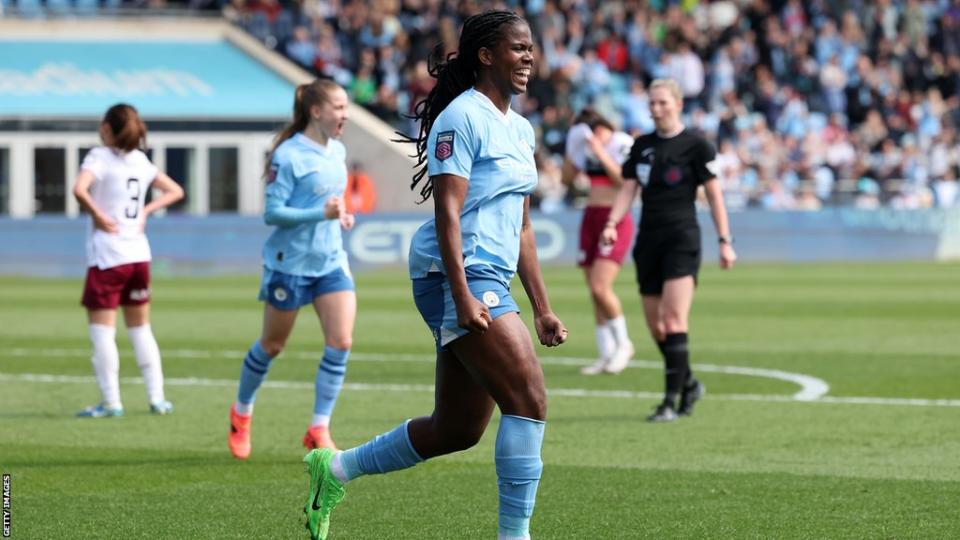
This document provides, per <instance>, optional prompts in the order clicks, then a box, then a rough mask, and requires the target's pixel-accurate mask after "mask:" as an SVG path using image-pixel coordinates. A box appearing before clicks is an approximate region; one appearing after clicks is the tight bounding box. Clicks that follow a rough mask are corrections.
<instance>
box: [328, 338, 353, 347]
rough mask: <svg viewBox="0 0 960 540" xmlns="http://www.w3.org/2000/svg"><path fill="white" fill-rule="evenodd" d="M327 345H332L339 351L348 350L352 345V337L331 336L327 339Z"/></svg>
mask: <svg viewBox="0 0 960 540" xmlns="http://www.w3.org/2000/svg"><path fill="white" fill-rule="evenodd" d="M326 341H327V347H333V348H334V349H339V350H341V351H349V350H350V347H352V346H353V339H352V338H351V337H350V336H331V337H330V338H328V339H327V340H326Z"/></svg>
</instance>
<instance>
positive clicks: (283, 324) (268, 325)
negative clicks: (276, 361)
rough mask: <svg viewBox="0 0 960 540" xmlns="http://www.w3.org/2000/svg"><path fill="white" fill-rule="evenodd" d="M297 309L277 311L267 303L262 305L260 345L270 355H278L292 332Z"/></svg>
mask: <svg viewBox="0 0 960 540" xmlns="http://www.w3.org/2000/svg"><path fill="white" fill-rule="evenodd" d="M299 312H300V310H299V309H277V308H275V307H273V306H272V305H270V303H269V302H265V303H264V304H263V329H262V330H261V332H260V345H261V346H262V347H263V348H264V349H266V350H267V353H270V354H271V355H273V354H275V353H279V352H280V351H279V350H276V348H278V347H279V348H280V349H282V348H283V346H284V345H286V343H287V338H289V337H290V332H291V331H293V324H294V323H295V322H296V321H297V313H299Z"/></svg>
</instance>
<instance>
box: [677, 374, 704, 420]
mask: <svg viewBox="0 0 960 540" xmlns="http://www.w3.org/2000/svg"><path fill="white" fill-rule="evenodd" d="M706 393H707V387H706V386H704V384H703V383H702V382H700V381H698V380H696V379H693V380H692V381H690V382H689V383H687V384H686V385H684V387H683V392H682V393H681V394H680V407H679V408H678V409H677V414H678V415H679V416H690V415H692V414H693V405H694V404H695V403H696V402H697V401H699V400H700V398H702V397H703V395H704V394H706Z"/></svg>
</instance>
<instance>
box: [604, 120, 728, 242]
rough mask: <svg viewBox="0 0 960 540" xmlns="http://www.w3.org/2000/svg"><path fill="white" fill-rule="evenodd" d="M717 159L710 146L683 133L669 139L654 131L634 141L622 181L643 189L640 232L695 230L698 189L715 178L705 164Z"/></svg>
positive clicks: (698, 136) (704, 141) (689, 133)
mask: <svg viewBox="0 0 960 540" xmlns="http://www.w3.org/2000/svg"><path fill="white" fill-rule="evenodd" d="M716 155H717V152H716V150H714V148H713V145H711V144H710V143H709V142H708V141H707V140H706V139H704V138H703V137H702V136H700V135H697V134H695V133H692V132H690V131H689V130H686V129H685V130H683V131H681V132H680V133H679V134H678V135H675V136H673V137H671V138H669V139H665V138H663V137H661V136H659V135H657V132H656V131H654V132H653V133H649V134H647V135H641V136H640V137H637V140H636V141H635V142H634V143H633V148H631V149H630V157H629V158H627V161H625V162H624V164H623V179H624V180H633V181H639V182H640V186H641V187H642V188H643V190H642V192H641V194H640V197H641V199H640V200H641V202H643V208H642V210H641V212H640V228H641V229H647V230H650V229H661V228H666V227H678V228H679V227H696V226H697V215H696V208H695V206H694V201H695V200H696V198H697V187H698V186H700V184H703V183H704V182H706V181H707V180H710V179H711V178H713V177H714V176H715V175H714V174H713V173H712V172H710V170H709V169H707V163H710V162H711V161H713V160H714V158H716Z"/></svg>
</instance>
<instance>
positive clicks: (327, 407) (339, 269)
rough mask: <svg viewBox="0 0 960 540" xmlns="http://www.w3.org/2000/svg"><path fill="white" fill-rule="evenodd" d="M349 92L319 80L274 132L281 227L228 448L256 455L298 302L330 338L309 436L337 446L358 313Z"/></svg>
mask: <svg viewBox="0 0 960 540" xmlns="http://www.w3.org/2000/svg"><path fill="white" fill-rule="evenodd" d="M347 105H348V100H347V93H346V92H345V91H344V90H343V88H341V87H340V86H338V85H337V84H336V83H333V82H331V81H325V80H316V81H314V82H312V83H310V84H304V85H300V86H299V87H298V88H297V93H296V100H295V102H294V109H293V122H292V123H291V124H290V125H288V126H287V127H286V128H285V129H284V130H283V131H282V132H281V133H280V135H279V136H278V137H277V142H276V144H275V146H274V149H273V152H272V153H271V157H270V161H269V165H268V169H267V171H266V181H267V192H266V202H265V204H264V213H263V217H264V221H266V223H267V224H268V225H273V226H275V227H276V230H274V231H273V234H271V235H270V237H269V238H268V239H267V242H266V245H264V247H263V266H264V269H263V281H262V283H261V286H260V300H265V301H266V304H265V305H264V312H263V331H262V333H261V335H260V339H258V340H257V341H255V342H254V343H253V346H252V347H250V350H249V351H248V352H247V355H246V358H244V360H243V368H242V370H241V372H240V389H239V391H238V392H237V401H236V403H235V404H234V405H233V406H232V407H231V408H230V433H229V434H228V436H227V442H228V446H229V447H230V452H231V453H232V454H233V455H234V457H236V458H238V459H246V458H247V457H248V456H249V455H250V423H251V420H252V415H253V402H254V398H255V397H256V391H257V388H259V386H260V384H261V383H262V382H263V379H264V377H266V375H267V370H268V369H270V362H271V361H272V360H273V359H274V358H275V357H276V356H277V355H278V354H280V351H282V350H283V347H284V345H285V344H286V341H287V338H288V337H289V336H290V331H291V330H293V323H294V321H296V318H297V312H298V311H299V309H300V307H301V306H304V305H306V304H311V303H312V304H313V307H314V309H315V310H316V312H317V316H318V317H319V318H320V326H321V327H322V328H323V336H324V340H325V347H324V350H323V358H322V359H321V361H320V365H319V366H318V368H317V376H316V395H315V399H314V406H313V419H312V421H311V422H310V427H309V428H308V429H307V434H306V435H305V436H304V438H303V444H304V445H305V446H306V447H307V448H321V447H325V448H335V445H334V443H333V440H332V439H331V438H330V432H329V424H330V415H331V413H332V412H333V406H334V404H335V403H336V401H337V396H338V395H339V393H340V388H341V386H342V385H343V378H344V375H345V374H346V370H347V357H348V356H349V354H350V345H351V340H352V335H353V324H354V321H355V319H356V314H357V299H356V295H355V294H354V285H353V277H352V276H351V274H350V268H349V266H348V265H347V254H346V252H345V251H344V250H343V240H342V238H341V233H340V229H341V228H343V229H350V228H351V227H353V215H351V214H349V213H347V212H346V210H345V207H344V202H343V190H344V188H345V187H346V183H347V166H346V149H345V148H344V146H343V144H342V143H341V142H340V141H338V140H336V137H338V136H339V135H340V134H341V133H342V132H343V125H344V124H345V123H346V121H347Z"/></svg>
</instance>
